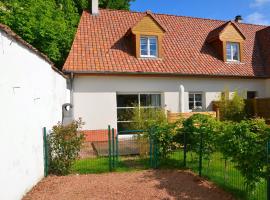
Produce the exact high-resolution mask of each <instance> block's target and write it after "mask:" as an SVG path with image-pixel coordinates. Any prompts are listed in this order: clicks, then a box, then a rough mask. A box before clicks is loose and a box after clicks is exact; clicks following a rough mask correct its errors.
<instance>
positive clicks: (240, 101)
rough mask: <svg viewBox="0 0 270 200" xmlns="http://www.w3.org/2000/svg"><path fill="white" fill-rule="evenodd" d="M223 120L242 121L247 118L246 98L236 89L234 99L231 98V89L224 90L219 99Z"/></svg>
mask: <svg viewBox="0 0 270 200" xmlns="http://www.w3.org/2000/svg"><path fill="white" fill-rule="evenodd" d="M218 106H219V109H220V118H221V120H223V121H225V120H229V121H237V122H239V121H241V120H243V119H244V118H245V102H244V98H243V97H242V96H241V95H239V93H238V91H237V90H235V91H234V94H233V97H232V99H231V100H230V99H229V91H228V90H226V91H224V92H223V95H221V97H220V101H219V105H218Z"/></svg>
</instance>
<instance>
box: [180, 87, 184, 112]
mask: <svg viewBox="0 0 270 200" xmlns="http://www.w3.org/2000/svg"><path fill="white" fill-rule="evenodd" d="M184 93H185V88H184V86H183V85H180V87H179V112H181V113H182V112H184V110H185V96H184V95H185V94H184Z"/></svg>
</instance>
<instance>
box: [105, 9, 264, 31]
mask: <svg viewBox="0 0 270 200" xmlns="http://www.w3.org/2000/svg"><path fill="white" fill-rule="evenodd" d="M100 10H104V11H116V12H128V13H138V14H145V13H147V12H149V10H146V11H145V12H142V11H135V10H116V9H111V8H106V9H104V8H100ZM151 14H152V15H165V16H171V17H182V18H191V19H200V20H206V21H216V22H228V21H233V20H232V19H229V20H222V19H211V18H202V17H194V16H185V15H176V14H166V13H155V12H153V11H151ZM237 24H243V25H250V26H258V27H262V28H263V27H265V28H266V27H269V26H267V25H260V24H251V23H246V22H241V23H237Z"/></svg>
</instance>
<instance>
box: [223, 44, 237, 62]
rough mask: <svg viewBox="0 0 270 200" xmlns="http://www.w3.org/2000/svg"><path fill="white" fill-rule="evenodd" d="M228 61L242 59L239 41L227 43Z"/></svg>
mask: <svg viewBox="0 0 270 200" xmlns="http://www.w3.org/2000/svg"><path fill="white" fill-rule="evenodd" d="M226 55H227V61H229V62H239V61H240V48H239V43H237V42H227V44H226Z"/></svg>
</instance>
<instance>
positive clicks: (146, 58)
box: [138, 57, 162, 60]
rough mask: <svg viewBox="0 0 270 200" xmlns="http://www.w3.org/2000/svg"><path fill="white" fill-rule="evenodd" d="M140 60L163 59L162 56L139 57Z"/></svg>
mask: <svg viewBox="0 0 270 200" xmlns="http://www.w3.org/2000/svg"><path fill="white" fill-rule="evenodd" d="M138 59H140V60H162V58H159V57H139V58H138Z"/></svg>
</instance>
